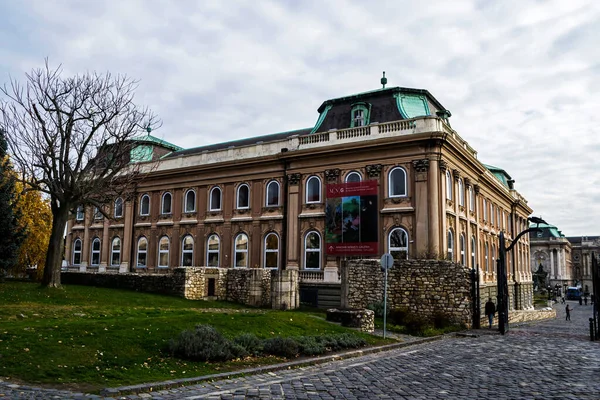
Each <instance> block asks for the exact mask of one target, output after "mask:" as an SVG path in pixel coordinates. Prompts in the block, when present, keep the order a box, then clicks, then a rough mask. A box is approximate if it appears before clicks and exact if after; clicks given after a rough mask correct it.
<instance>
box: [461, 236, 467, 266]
mask: <svg viewBox="0 0 600 400" xmlns="http://www.w3.org/2000/svg"><path fill="white" fill-rule="evenodd" d="M466 246H467V244H466V243H465V235H464V234H462V233H461V234H460V263H461V264H462V265H463V266H466V265H467V254H466V251H467V249H466V248H465V247H466Z"/></svg>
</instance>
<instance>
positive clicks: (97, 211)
mask: <svg viewBox="0 0 600 400" xmlns="http://www.w3.org/2000/svg"><path fill="white" fill-rule="evenodd" d="M102 218H104V215H102V212H101V211H100V209H99V208H98V207H94V219H95V220H100V219H102Z"/></svg>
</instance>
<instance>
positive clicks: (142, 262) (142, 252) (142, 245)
mask: <svg viewBox="0 0 600 400" xmlns="http://www.w3.org/2000/svg"><path fill="white" fill-rule="evenodd" d="M147 255H148V239H146V238H145V237H144V236H142V237H140V238H139V239H138V245H137V263H136V266H137V267H138V268H146V264H147V261H148V258H147Z"/></svg>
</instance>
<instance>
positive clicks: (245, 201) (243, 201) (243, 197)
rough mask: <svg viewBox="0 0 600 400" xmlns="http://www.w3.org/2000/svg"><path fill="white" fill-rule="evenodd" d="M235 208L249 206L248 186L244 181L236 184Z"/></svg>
mask: <svg viewBox="0 0 600 400" xmlns="http://www.w3.org/2000/svg"><path fill="white" fill-rule="evenodd" d="M237 208H239V209H246V208H250V188H249V187H248V185H246V184H245V183H243V184H241V185H240V186H238V189H237Z"/></svg>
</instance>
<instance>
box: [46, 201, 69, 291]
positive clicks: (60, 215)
mask: <svg viewBox="0 0 600 400" xmlns="http://www.w3.org/2000/svg"><path fill="white" fill-rule="evenodd" d="M56 203H57V202H56V201H54V200H53V201H52V233H51V234H50V242H49V244H48V253H47V254H46V266H45V268H44V277H43V278H42V286H47V287H56V288H58V287H60V271H61V267H62V254H63V250H64V246H65V244H64V240H63V238H64V234H65V226H66V225H67V220H68V218H69V207H68V206H66V205H60V206H56Z"/></svg>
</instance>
